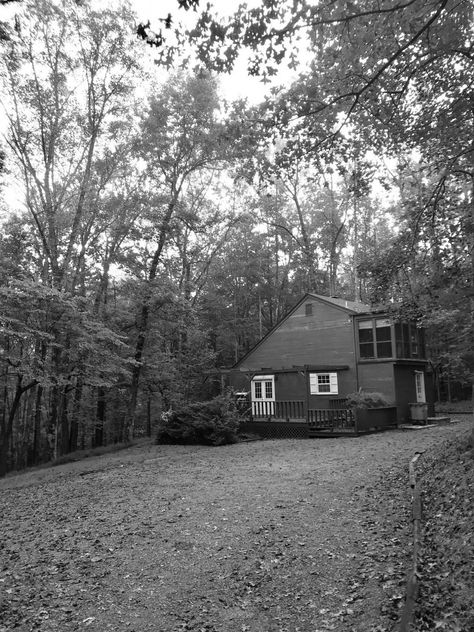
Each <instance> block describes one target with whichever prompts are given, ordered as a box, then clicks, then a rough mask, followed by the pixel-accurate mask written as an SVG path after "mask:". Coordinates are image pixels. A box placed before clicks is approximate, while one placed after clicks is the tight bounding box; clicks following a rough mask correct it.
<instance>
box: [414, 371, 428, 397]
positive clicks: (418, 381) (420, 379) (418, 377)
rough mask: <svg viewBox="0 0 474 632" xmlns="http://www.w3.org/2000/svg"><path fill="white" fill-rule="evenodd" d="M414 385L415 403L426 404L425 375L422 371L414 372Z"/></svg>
mask: <svg viewBox="0 0 474 632" xmlns="http://www.w3.org/2000/svg"><path fill="white" fill-rule="evenodd" d="M415 385H416V401H417V402H418V403H425V402H426V394H425V374H424V373H423V371H415Z"/></svg>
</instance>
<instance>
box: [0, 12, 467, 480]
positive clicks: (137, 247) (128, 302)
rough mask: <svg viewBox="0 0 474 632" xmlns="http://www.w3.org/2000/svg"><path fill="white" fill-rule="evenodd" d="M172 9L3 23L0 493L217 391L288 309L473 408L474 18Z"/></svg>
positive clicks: (19, 17) (48, 15)
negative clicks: (234, 92) (371, 343)
mask: <svg viewBox="0 0 474 632" xmlns="http://www.w3.org/2000/svg"><path fill="white" fill-rule="evenodd" d="M174 5H175V6H174V9H173V12H172V13H170V14H163V15H162V17H161V18H160V19H159V20H155V22H156V23H153V20H151V21H147V22H143V21H140V19H139V18H138V16H137V14H136V13H135V12H134V6H133V3H132V2H130V3H128V2H118V1H117V2H113V1H110V2H99V1H97V0H35V1H33V0H22V1H21V0H18V1H14V2H12V1H11V0H6V1H5V0H2V1H1V2H0V11H2V10H5V15H3V13H0V48H1V62H0V82H1V88H0V102H1V108H2V115H1V117H0V119H1V123H0V133H1V137H0V225H1V231H0V391H1V395H0V475H3V474H5V473H6V472H7V471H8V470H11V469H21V468H24V467H27V466H30V465H34V464H38V463H41V462H46V461H49V460H51V459H54V458H57V457H59V456H61V455H64V454H67V453H70V452H74V451H75V450H77V449H84V448H88V447H96V446H102V445H106V444H110V443H117V442H123V441H129V440H130V439H132V438H133V437H134V436H140V435H141V434H147V433H148V434H149V433H151V431H152V428H153V426H154V423H155V420H156V419H157V418H158V416H159V415H160V414H161V412H162V411H166V410H170V409H172V408H173V406H175V405H177V404H179V403H182V402H193V401H202V400H206V399H208V398H210V397H212V396H214V395H215V394H216V393H217V392H218V390H219V384H220V378H219V368H220V367H229V366H231V365H232V364H233V363H234V362H235V361H236V360H237V359H238V358H239V357H241V355H242V354H243V353H245V352H246V351H248V350H249V349H250V348H251V347H252V345H253V344H255V342H256V341H258V340H259V338H260V337H261V336H263V335H264V334H265V333H266V332H268V331H269V330H270V329H271V328H272V327H273V326H274V325H275V323H276V322H277V321H278V320H279V318H281V317H282V316H283V315H284V314H285V313H286V312H287V311H288V309H289V308H290V307H291V306H292V305H293V304H294V303H295V302H296V301H297V300H298V299H299V298H300V297H301V296H302V295H303V294H304V292H306V291H313V292H316V293H318V294H323V295H327V296H339V297H343V298H347V299H351V300H361V301H363V302H365V303H367V304H369V305H389V306H390V309H391V310H392V312H393V314H394V317H400V318H402V317H403V318H407V317H409V318H410V319H412V320H414V321H416V322H417V323H418V324H419V325H420V326H423V327H425V328H426V331H427V341H428V345H429V350H430V360H431V363H432V368H433V371H434V374H435V376H436V386H437V394H438V398H439V399H440V400H442V399H449V398H454V397H458V398H459V397H462V396H466V393H469V392H470V389H471V384H472V376H473V371H474V320H473V317H474V207H473V183H474V144H473V143H474V140H473V139H474V48H473V45H474V42H473V32H474V31H473V28H472V27H473V3H472V2H471V0H405V1H402V2H401V1H400V0H351V2H349V1H347V2H346V1H340V2H333V1H332V0H313V1H311V0H292V1H290V0H262V1H261V2H258V3H250V7H246V6H245V5H242V6H240V7H238V8H236V9H235V12H234V13H227V14H225V15H221V14H219V10H218V5H219V3H217V2H216V3H215V5H216V8H213V7H212V6H211V5H206V6H205V5H204V3H200V2H199V1H198V0H176V2H175V3H174ZM6 9H8V13H7V12H6ZM184 18H186V20H185V21H186V24H189V23H190V22H192V26H186V25H183V24H184V23H183V22H182V20H184ZM241 59H244V60H245V64H246V66H247V68H246V72H247V73H248V76H249V77H252V79H253V80H254V79H255V78H258V79H259V80H260V81H261V82H262V85H263V86H265V87H266V90H265V97H264V98H263V99H262V100H261V101H259V102H254V101H252V99H243V98H239V99H237V100H232V99H229V98H227V96H226V94H225V91H224V90H223V87H222V77H228V76H229V74H230V76H231V77H232V76H233V75H232V73H234V72H235V69H236V68H237V66H238V64H239V63H240V62H239V60H241ZM282 69H286V71H287V72H288V73H289V74H288V75H287V76H289V77H291V80H286V79H285V80H283V82H282V83H281V81H282V80H281V73H282V72H283V71H282ZM236 81H237V79H236ZM238 81H245V77H244V78H240V79H238Z"/></svg>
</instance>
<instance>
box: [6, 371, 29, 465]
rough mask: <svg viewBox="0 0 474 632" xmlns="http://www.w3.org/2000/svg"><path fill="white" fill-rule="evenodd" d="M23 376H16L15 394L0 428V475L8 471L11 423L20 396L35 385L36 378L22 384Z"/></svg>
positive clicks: (18, 405)
mask: <svg viewBox="0 0 474 632" xmlns="http://www.w3.org/2000/svg"><path fill="white" fill-rule="evenodd" d="M22 382H23V376H22V375H18V376H17V384H16V390H15V396H14V398H13V402H12V405H11V408H10V412H9V414H8V418H7V419H6V423H4V424H3V427H2V428H0V477H1V476H5V474H6V473H7V471H8V463H7V460H8V450H9V448H10V442H11V438H12V432H13V423H14V421H15V417H16V413H17V411H18V409H19V407H20V402H21V397H22V395H23V393H25V392H26V391H27V390H29V389H30V388H32V387H33V386H35V385H36V380H35V381H32V382H30V383H29V384H27V385H26V386H22Z"/></svg>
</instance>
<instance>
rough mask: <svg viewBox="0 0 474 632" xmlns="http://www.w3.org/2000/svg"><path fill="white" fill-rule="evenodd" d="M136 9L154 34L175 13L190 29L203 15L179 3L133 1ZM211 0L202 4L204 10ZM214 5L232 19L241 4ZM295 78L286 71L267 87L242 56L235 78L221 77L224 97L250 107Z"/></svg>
mask: <svg viewBox="0 0 474 632" xmlns="http://www.w3.org/2000/svg"><path fill="white" fill-rule="evenodd" d="M130 2H131V5H132V8H133V9H134V10H135V12H136V13H137V16H138V19H139V21H141V22H144V23H146V22H148V20H150V25H151V28H152V29H153V30H158V29H159V26H160V22H159V19H160V18H165V17H166V16H167V15H168V13H171V15H172V16H173V18H174V19H175V21H177V22H181V23H182V24H183V25H184V26H186V27H192V26H193V25H194V23H195V21H196V19H197V17H198V15H199V12H195V11H193V10H189V11H184V10H183V9H179V8H178V3H177V0H130ZM206 4H207V0H201V5H202V6H203V7H204V6H205V5H206ZM213 4H214V5H215V6H216V7H217V8H218V11H219V13H221V14H222V15H223V16H228V15H231V14H232V13H233V11H235V10H236V8H237V6H238V5H239V4H240V3H239V2H233V1H232V0H214V1H213ZM245 4H247V6H248V7H249V8H252V7H257V6H259V5H260V4H261V0H245ZM294 76H295V73H292V72H290V71H289V70H287V69H286V68H283V67H282V71H281V74H280V75H279V76H278V77H277V79H276V80H275V82H272V83H267V84H264V83H263V82H262V81H260V80H259V79H258V78H257V77H252V76H249V75H248V73H247V70H246V57H244V56H241V57H240V58H239V60H238V63H237V67H236V69H235V70H234V72H233V73H232V74H230V75H229V74H222V75H220V83H221V90H222V93H223V96H224V97H225V98H226V99H228V100H230V101H232V100H237V99H241V98H247V99H248V101H249V103H251V104H256V103H259V102H260V101H263V99H264V97H265V95H266V94H268V92H269V89H270V87H271V86H272V85H274V84H279V83H286V84H288V81H289V80H291V78H293V77H294Z"/></svg>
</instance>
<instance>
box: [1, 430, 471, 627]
mask: <svg viewBox="0 0 474 632" xmlns="http://www.w3.org/2000/svg"><path fill="white" fill-rule="evenodd" d="M467 428H468V424H467V422H461V423H459V424H456V425H455V426H440V427H436V428H431V429H427V430H426V431H425V432H414V433H409V432H408V433H407V432H402V431H397V432H389V433H384V434H376V435H368V436H364V437H359V438H351V439H347V438H344V439H325V440H321V441H318V440H275V441H262V442H253V443H242V444H237V445H233V446H225V447H221V448H208V447H200V446H198V447H192V448H191V447H189V446H188V447H186V446H156V445H148V446H141V447H139V448H137V447H135V448H131V449H130V450H126V451H124V452H120V453H118V454H109V455H104V456H102V457H98V458H94V459H88V461H87V464H86V463H81V462H76V463H72V464H67V465H63V466H59V467H57V468H51V469H48V470H44V469H43V470H38V471H32V472H28V473H24V474H20V475H17V476H11V477H8V478H6V479H4V480H2V481H0V494H1V501H0V503H1V514H0V516H1V522H2V524H1V528H2V531H1V533H2V539H1V542H0V632H7V631H8V632H10V630H15V631H19V632H31V631H32V630H37V631H39V632H53V631H56V630H61V631H64V632H69V631H76V630H86V629H87V630H90V631H91V632H93V631H94V632H95V631H97V632H102V631H106V630H113V631H114V632H122V631H128V632H133V631H136V632H146V631H147V630H149V631H153V632H179V631H183V630H188V631H193V632H201V631H206V632H258V631H262V632H328V631H333V630H334V631H335V632H346V631H351V632H358V631H360V632H362V631H364V632H391V631H392V630H395V629H396V625H397V621H398V619H399V617H400V611H401V608H402V606H403V601H404V590H405V582H406V576H407V572H408V569H409V567H410V561H411V525H410V493H409V488H408V462H409V460H410V459H411V457H412V456H413V454H414V453H415V452H416V451H417V450H425V449H426V450H428V451H430V450H433V449H434V448H435V446H437V445H439V444H441V445H442V443H443V442H444V441H445V440H448V439H450V438H453V437H457V436H459V435H463V433H464V434H465V433H466V432H467ZM86 474H87V475H86ZM420 629H421V628H420ZM441 629H442V628H441ZM446 629H448V628H446Z"/></svg>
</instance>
